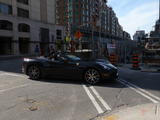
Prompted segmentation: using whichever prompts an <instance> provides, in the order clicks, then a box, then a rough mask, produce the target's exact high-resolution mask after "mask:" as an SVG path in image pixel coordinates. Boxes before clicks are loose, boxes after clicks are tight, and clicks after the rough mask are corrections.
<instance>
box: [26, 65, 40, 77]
mask: <svg viewBox="0 0 160 120" xmlns="http://www.w3.org/2000/svg"><path fill="white" fill-rule="evenodd" d="M28 75H29V77H30V79H33V80H38V79H40V77H41V71H40V68H39V67H38V66H36V65H32V66H30V67H29V68H28Z"/></svg>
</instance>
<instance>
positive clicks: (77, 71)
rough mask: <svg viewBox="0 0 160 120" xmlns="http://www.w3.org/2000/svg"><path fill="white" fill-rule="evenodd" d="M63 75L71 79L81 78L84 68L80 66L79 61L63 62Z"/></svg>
mask: <svg viewBox="0 0 160 120" xmlns="http://www.w3.org/2000/svg"><path fill="white" fill-rule="evenodd" d="M61 71H62V75H63V76H65V77H66V78H70V79H79V78H81V77H82V76H81V73H82V70H81V68H80V63H79V62H73V61H68V62H67V63H63V68H62V70H61Z"/></svg>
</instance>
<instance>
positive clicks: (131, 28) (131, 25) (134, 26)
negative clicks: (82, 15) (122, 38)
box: [108, 0, 159, 36]
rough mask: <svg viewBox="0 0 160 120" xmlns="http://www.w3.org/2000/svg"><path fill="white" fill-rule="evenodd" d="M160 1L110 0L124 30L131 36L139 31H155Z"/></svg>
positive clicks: (110, 4)
mask: <svg viewBox="0 0 160 120" xmlns="http://www.w3.org/2000/svg"><path fill="white" fill-rule="evenodd" d="M158 1H159V0H108V5H109V6H111V7H112V8H113V10H114V11H115V13H116V15H117V17H118V19H119V23H120V24H121V25H122V27H123V29H124V30H125V31H127V32H129V33H130V34H131V36H133V34H134V33H135V32H136V31H137V30H145V31H146V32H147V33H148V32H150V31H151V30H153V26H154V25H155V22H156V20H157V19H158V13H159V2H158Z"/></svg>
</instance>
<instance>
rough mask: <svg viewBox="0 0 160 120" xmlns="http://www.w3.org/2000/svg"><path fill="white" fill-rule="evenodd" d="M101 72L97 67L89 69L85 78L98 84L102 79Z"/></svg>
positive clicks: (91, 82)
mask: <svg viewBox="0 0 160 120" xmlns="http://www.w3.org/2000/svg"><path fill="white" fill-rule="evenodd" d="M100 78H101V77H100V74H99V72H98V71H97V70H95V69H89V70H87V71H86V73H85V80H86V82H87V83H89V84H96V83H98V82H99V81H100Z"/></svg>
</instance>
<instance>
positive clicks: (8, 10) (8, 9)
mask: <svg viewBox="0 0 160 120" xmlns="http://www.w3.org/2000/svg"><path fill="white" fill-rule="evenodd" d="M0 13H3V14H12V6H10V5H6V4H3V3H0Z"/></svg>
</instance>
